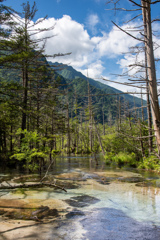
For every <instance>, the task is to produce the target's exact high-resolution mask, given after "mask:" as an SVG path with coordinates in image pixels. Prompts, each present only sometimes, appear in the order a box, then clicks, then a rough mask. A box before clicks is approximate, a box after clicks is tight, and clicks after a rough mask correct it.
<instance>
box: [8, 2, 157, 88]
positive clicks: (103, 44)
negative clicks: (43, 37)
mask: <svg viewBox="0 0 160 240" xmlns="http://www.w3.org/2000/svg"><path fill="white" fill-rule="evenodd" d="M23 2H25V1H22V0H6V2H5V4H6V5H7V6H11V7H13V8H14V9H15V10H17V11H19V12H21V10H22V7H21V4H22V3H23ZM33 2H34V1H33V0H29V3H30V5H32V4H33ZM137 2H138V1H137ZM121 4H122V7H125V8H128V9H129V8H132V4H131V3H130V2H129V1H128V0H121ZM36 5H37V8H38V12H37V13H36V16H35V19H34V21H37V20H38V19H39V18H43V17H44V16H46V15H48V18H47V19H46V20H45V21H44V22H43V24H41V26H40V27H49V26H52V25H54V24H55V28H54V30H53V32H52V34H54V35H56V36H55V37H54V38H53V39H49V40H48V42H47V44H46V53H48V54H54V53H59V52H60V53H66V52H72V54H71V55H70V56H66V57H61V58H56V59H50V60H51V61H53V62H55V61H59V62H63V63H66V64H69V65H71V66H73V67H74V68H75V69H76V70H78V71H81V72H82V73H83V74H85V75H86V74H87V69H88V75H89V77H92V78H94V79H100V78H101V77H105V78H107V79H110V80H116V81H121V82H124V81H126V80H125V79H124V78H120V77H118V76H115V75H113V74H122V73H124V72H126V71H127V70H129V67H128V65H129V64H132V63H133V62H134V61H135V54H128V53H127V52H129V50H130V47H132V46H136V45H137V44H138V42H137V41H136V40H135V39H132V38H131V37H129V36H128V35H126V34H125V33H123V32H121V31H119V30H118V29H117V28H116V27H115V26H114V25H113V24H112V22H111V20H113V21H114V22H115V23H116V24H118V25H119V26H121V27H123V28H125V29H128V28H131V27H136V26H139V25H141V24H142V22H141V20H142V17H140V18H137V19H136V20H135V21H134V22H129V23H127V21H128V20H129V19H131V18H132V17H133V16H134V15H135V13H133V12H124V11H116V14H115V12H114V11H109V10H106V9H108V8H112V6H109V5H106V0H45V1H44V0H37V1H36ZM118 7H121V6H118ZM138 13H141V12H140V11H139V12H138ZM152 17H153V18H158V17H159V18H160V4H156V5H155V6H153V7H152ZM153 28H154V29H155V30H156V31H157V30H159V29H160V24H159V23H155V24H154V26H153ZM132 33H133V34H134V35H135V36H138V34H139V33H138V32H132ZM154 40H155V41H156V43H157V44H159V45H160V37H157V36H155V37H154ZM155 56H156V57H157V58H160V50H159V49H157V50H156V52H155ZM138 61H139V62H140V61H143V54H139V55H138ZM158 69H159V66H158V65H157V74H158V77H159V70H158ZM136 70H137V69H136ZM136 70H135V69H131V71H130V74H134V73H135V71H136ZM107 84H109V85H111V86H113V87H116V88H118V89H120V90H123V91H131V88H130V87H124V86H123V85H117V84H113V83H107Z"/></svg>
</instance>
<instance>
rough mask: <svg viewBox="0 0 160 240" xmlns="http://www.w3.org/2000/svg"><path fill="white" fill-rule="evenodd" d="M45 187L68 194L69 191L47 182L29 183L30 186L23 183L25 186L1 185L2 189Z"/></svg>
mask: <svg viewBox="0 0 160 240" xmlns="http://www.w3.org/2000/svg"><path fill="white" fill-rule="evenodd" d="M7 183H8V182H7ZM43 186H45V187H54V188H58V189H61V190H63V191H65V192H67V190H66V189H65V188H64V187H61V186H59V185H56V184H53V183H47V182H40V183H28V184H26V183H23V184H17V185H11V184H8V185H6V186H5V185H3V184H2V183H1V185H0V189H17V188H30V187H43Z"/></svg>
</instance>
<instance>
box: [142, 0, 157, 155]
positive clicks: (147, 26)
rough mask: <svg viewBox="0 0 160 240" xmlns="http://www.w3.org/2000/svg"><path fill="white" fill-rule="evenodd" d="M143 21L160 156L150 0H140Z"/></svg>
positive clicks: (152, 105) (153, 113)
mask: <svg viewBox="0 0 160 240" xmlns="http://www.w3.org/2000/svg"><path fill="white" fill-rule="evenodd" d="M141 2H142V13H143V23H144V35H145V47H146V55H147V68H148V76H149V94H150V100H151V110H152V121H153V126H154V131H155V136H156V141H157V148H158V153H159V156H160V111H159V103H158V94H157V81H156V70H155V61H154V53H153V41H152V26H151V9H150V4H151V1H150V0H147V1H146V0H141Z"/></svg>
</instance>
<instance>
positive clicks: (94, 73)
mask: <svg viewBox="0 0 160 240" xmlns="http://www.w3.org/2000/svg"><path fill="white" fill-rule="evenodd" d="M103 70H104V67H103V63H102V61H101V60H97V61H95V62H94V63H91V64H89V65H88V67H87V68H86V69H84V70H81V72H82V73H83V74H84V75H85V76H88V77H89V78H93V79H95V80H97V79H100V77H101V74H102V72H103Z"/></svg>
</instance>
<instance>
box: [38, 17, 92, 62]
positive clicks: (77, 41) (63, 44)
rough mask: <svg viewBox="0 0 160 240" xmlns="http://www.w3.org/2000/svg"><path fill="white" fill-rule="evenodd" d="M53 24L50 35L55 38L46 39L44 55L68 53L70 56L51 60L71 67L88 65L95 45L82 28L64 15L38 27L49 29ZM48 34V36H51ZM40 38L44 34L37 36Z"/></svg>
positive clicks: (50, 19) (47, 20)
mask: <svg viewBox="0 0 160 240" xmlns="http://www.w3.org/2000/svg"><path fill="white" fill-rule="evenodd" d="M54 24H55V28H54V29H53V30H52V33H53V34H54V35H55V34H56V36H55V37H53V38H51V39H48V40H47V44H46V53H47V54H55V53H68V52H71V55H69V56H65V57H63V58H61V57H60V58H56V59H52V61H55V60H56V61H60V62H63V63H70V64H71V65H73V67H81V66H83V65H85V64H87V63H88V58H89V54H90V53H91V52H92V51H93V50H94V47H95V43H94V42H92V41H91V38H90V36H89V34H88V33H87V31H86V30H85V29H84V26H83V25H82V24H80V23H78V22H76V21H74V20H72V19H71V17H70V16H67V15H64V16H63V17H62V18H60V19H57V20H56V19H54V18H49V19H46V20H45V21H43V22H42V23H41V24H40V26H39V27H42V28H44V27H50V26H53V25H54ZM52 33H51V32H50V33H48V36H49V35H50V34H52ZM39 35H40V36H41V37H42V36H43V35H44V36H46V33H45V32H44V33H41V34H39Z"/></svg>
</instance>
